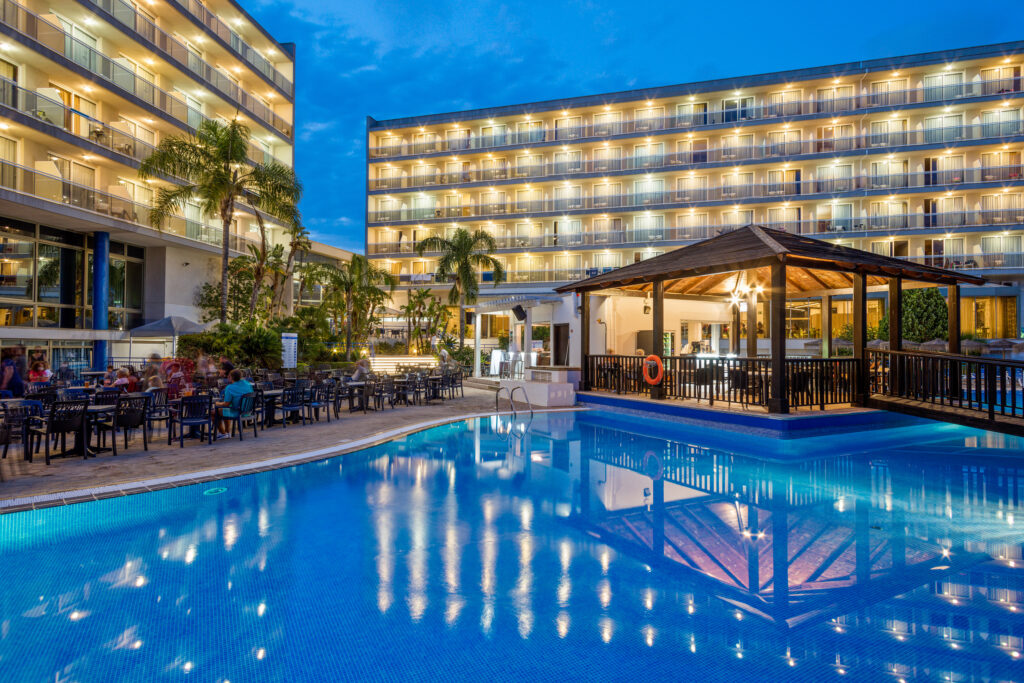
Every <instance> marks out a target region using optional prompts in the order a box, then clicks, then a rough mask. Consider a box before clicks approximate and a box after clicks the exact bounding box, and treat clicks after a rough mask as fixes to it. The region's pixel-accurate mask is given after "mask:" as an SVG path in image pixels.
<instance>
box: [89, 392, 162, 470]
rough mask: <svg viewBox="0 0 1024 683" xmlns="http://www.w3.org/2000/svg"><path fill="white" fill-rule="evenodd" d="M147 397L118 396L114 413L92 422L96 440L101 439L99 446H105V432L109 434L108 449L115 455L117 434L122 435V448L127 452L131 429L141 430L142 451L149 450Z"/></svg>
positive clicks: (148, 398)
mask: <svg viewBox="0 0 1024 683" xmlns="http://www.w3.org/2000/svg"><path fill="white" fill-rule="evenodd" d="M149 400H150V397H149V396H119V397H118V399H117V402H116V403H115V404H114V412H112V413H109V414H107V415H103V416H101V417H99V418H98V419H96V420H94V421H93V426H94V427H95V429H96V438H97V439H99V438H101V437H102V443H101V446H106V443H107V432H110V448H111V450H112V451H113V454H114V455H117V432H118V431H119V430H120V431H121V432H122V433H123V434H124V448H125V450H128V439H129V438H130V437H131V432H132V430H133V429H141V430H142V450H144V451H148V450H149V429H148V420H147V417H148V415H147V407H148V405H149Z"/></svg>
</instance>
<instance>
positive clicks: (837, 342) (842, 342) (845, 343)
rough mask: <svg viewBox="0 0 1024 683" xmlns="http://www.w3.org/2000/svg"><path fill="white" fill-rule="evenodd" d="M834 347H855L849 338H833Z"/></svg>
mask: <svg viewBox="0 0 1024 683" xmlns="http://www.w3.org/2000/svg"><path fill="white" fill-rule="evenodd" d="M832 348H833V349H852V348H853V342H852V341H850V340H848V339H833V340H832Z"/></svg>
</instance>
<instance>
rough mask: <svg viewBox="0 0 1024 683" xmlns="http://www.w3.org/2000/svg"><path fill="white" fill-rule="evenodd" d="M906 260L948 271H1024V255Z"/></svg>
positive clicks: (970, 255)
mask: <svg viewBox="0 0 1024 683" xmlns="http://www.w3.org/2000/svg"><path fill="white" fill-rule="evenodd" d="M902 258H903V259H904V260H907V261H911V262H913V263H923V264H924V265H927V266H935V267H936V268H946V269H948V270H1016V271H1019V270H1021V269H1024V253H1020V252H1016V253H1007V254H942V255H931V256H905V257H902Z"/></svg>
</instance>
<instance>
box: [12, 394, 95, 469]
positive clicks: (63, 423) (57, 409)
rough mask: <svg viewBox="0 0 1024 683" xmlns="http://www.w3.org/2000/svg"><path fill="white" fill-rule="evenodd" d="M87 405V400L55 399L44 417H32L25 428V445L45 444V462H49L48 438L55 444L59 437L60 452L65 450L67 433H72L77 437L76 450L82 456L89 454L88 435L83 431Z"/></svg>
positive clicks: (63, 452) (29, 446) (37, 445)
mask: <svg viewBox="0 0 1024 683" xmlns="http://www.w3.org/2000/svg"><path fill="white" fill-rule="evenodd" d="M88 407H89V401H86V400H77V401H56V402H54V403H53V405H52V406H50V410H49V412H48V413H47V414H46V416H45V417H40V418H35V419H33V420H32V421H31V422H30V423H29V425H28V428H27V429H26V430H25V434H26V436H27V443H26V446H27V448H28V450H29V451H31V450H32V445H33V442H34V443H35V445H36V448H37V449H38V447H39V444H40V442H42V443H43V444H45V449H46V450H45V453H46V464H47V465H49V464H50V438H51V437H52V438H53V439H54V443H55V444H56V441H57V437H60V450H61V454H62V455H63V454H65V453H66V452H67V445H68V444H67V435H68V433H74V434H75V435H76V436H77V438H78V450H79V451H80V452H81V453H82V457H83V458H87V457H88V456H89V448H88V441H89V439H88V436H87V435H86V433H85V411H86V409H87V408H88Z"/></svg>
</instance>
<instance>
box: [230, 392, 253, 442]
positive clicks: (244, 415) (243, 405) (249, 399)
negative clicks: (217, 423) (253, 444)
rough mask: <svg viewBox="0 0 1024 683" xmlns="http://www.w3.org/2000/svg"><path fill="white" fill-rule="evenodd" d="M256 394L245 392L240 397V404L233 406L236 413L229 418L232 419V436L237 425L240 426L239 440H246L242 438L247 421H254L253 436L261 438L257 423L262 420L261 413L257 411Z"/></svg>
mask: <svg viewBox="0 0 1024 683" xmlns="http://www.w3.org/2000/svg"><path fill="white" fill-rule="evenodd" d="M257 403H258V402H257V400H256V394H244V395H242V396H239V397H238V406H237V407H236V408H233V409H232V410H233V412H234V413H235V414H234V416H233V417H229V418H227V419H229V420H231V436H234V435H235V427H238V440H239V441H244V440H245V439H244V438H242V431H243V427H245V425H246V424H247V423H252V436H253V438H254V439H255V438H259V434H257V433H256V424H257V423H258V422H259V421H260V417H259V415H257V413H256V404H257Z"/></svg>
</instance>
